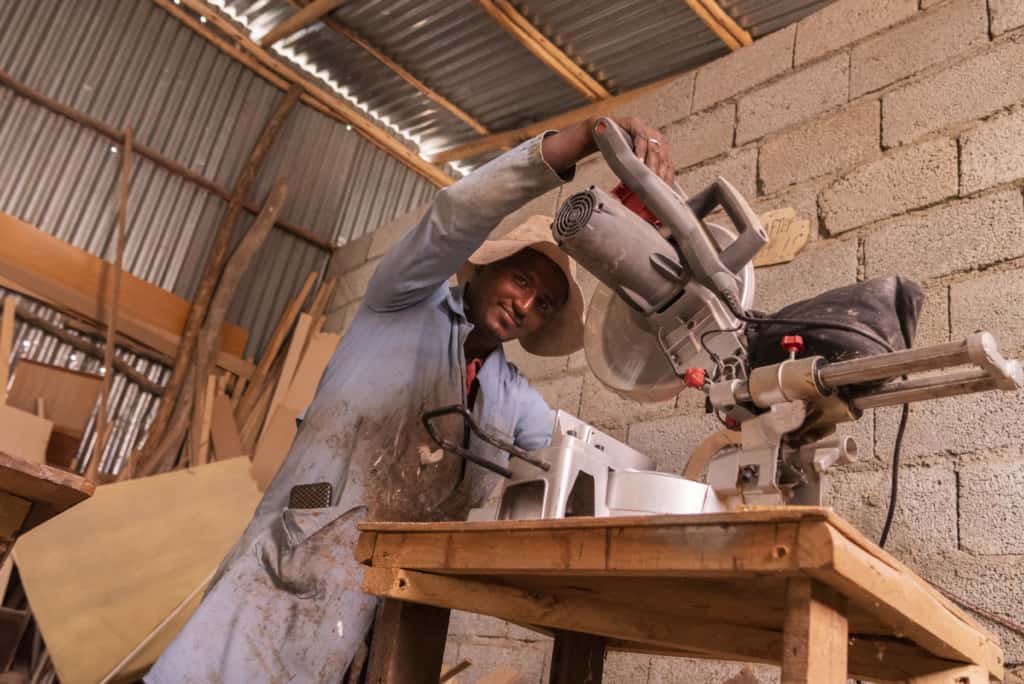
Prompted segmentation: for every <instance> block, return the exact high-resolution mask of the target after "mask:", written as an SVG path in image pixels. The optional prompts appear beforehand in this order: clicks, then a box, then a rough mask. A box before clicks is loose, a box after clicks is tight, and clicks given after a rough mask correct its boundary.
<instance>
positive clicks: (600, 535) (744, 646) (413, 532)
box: [356, 507, 1003, 684]
mask: <svg viewBox="0 0 1024 684" xmlns="http://www.w3.org/2000/svg"><path fill="white" fill-rule="evenodd" d="M361 530H362V534H361V536H360V539H359V544H358V546H357V549H356V554H357V557H358V558H359V560H360V561H361V562H363V563H365V564H366V565H367V566H368V567H367V569H366V572H365V576H364V580H363V589H364V590H365V591H367V592H368V593H371V594H375V595H378V596H382V597H386V598H387V599H389V600H388V601H386V602H385V606H384V609H383V611H382V613H381V619H380V620H379V621H378V627H377V629H376V631H375V633H374V653H372V654H371V658H370V667H371V669H370V673H369V674H370V677H371V678H370V679H369V681H372V682H391V683H394V684H398V683H401V684H405V683H408V682H428V681H432V682H434V681H437V674H438V672H440V666H441V657H442V654H443V649H444V641H445V639H444V635H445V633H446V628H447V621H448V612H449V610H450V609H457V610H464V611H469V612H474V613H481V614H485V615H492V616H495V617H499V618H502V619H505V620H509V621H512V622H515V623H518V624H521V625H525V626H530V627H533V628H535V629H539V630H540V631H547V632H548V633H551V630H554V633H555V636H556V640H555V657H554V659H553V661H552V662H553V667H552V675H551V681H552V682H582V681H584V675H583V674H581V673H584V672H585V673H588V674H587V677H589V678H587V679H586V681H588V682H595V681H600V668H599V667H598V669H597V671H596V672H595V667H596V666H597V665H599V664H600V662H601V660H602V656H603V653H604V650H605V649H606V648H612V649H618V650H628V651H640V652H647V653H659V654H667V655H680V656H688V657H697V658H714V659H731V660H744V661H751V662H770V663H781V665H782V681H783V683H784V684H791V683H797V682H799V683H813V684H832V683H835V684H845V682H846V681H847V676H851V677H863V678H867V679H870V680H871V681H875V682H929V683H936V684H937V683H939V682H943V683H946V684H954V683H958V682H968V683H970V684H976V683H977V682H989V681H1002V678H1003V654H1002V650H1001V649H1000V646H999V642H998V640H997V639H996V637H994V636H992V635H991V634H990V633H988V632H986V631H985V630H984V629H983V628H982V627H980V626H979V625H978V624H977V623H976V622H975V621H974V620H972V619H971V618H969V617H968V616H967V615H966V614H965V613H964V612H963V611H962V610H960V609H959V608H958V607H957V606H955V605H954V604H952V603H951V602H950V601H948V600H947V599H946V598H945V597H943V596H942V595H941V594H940V593H939V592H938V591H937V590H936V589H935V588H934V587H932V586H931V585H930V584H928V583H927V582H926V581H925V580H923V579H921V578H920V577H918V576H917V575H915V574H914V573H913V572H912V571H911V570H910V569H908V568H907V567H906V566H904V565H903V564H902V563H900V562H899V561H898V560H896V559H895V558H893V557H892V556H890V555H889V554H888V553H886V552H885V551H883V550H882V549H880V548H879V547H878V546H877V545H875V544H874V543H872V542H871V541H869V540H868V539H866V538H865V537H864V536H863V535H861V534H860V533H859V532H858V531H857V530H856V529H854V528H853V527H852V526H851V525H850V524H849V523H847V522H845V521H844V520H842V519H841V518H839V517H838V516H837V515H835V514H834V513H832V512H831V510H829V509H826V508H819V507H784V508H763V509H751V510H747V511H742V512H731V513H723V514H713V515H687V516H650V517H633V518H569V519H565V520H544V521H501V522H477V523H455V522H453V523H368V524H364V525H362V526H361ZM395 600H397V601H395ZM413 664H415V667H413ZM595 675H596V676H597V678H596V679H595V678H594V677H595Z"/></svg>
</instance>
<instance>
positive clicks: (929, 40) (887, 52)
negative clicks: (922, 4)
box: [850, 0, 988, 97]
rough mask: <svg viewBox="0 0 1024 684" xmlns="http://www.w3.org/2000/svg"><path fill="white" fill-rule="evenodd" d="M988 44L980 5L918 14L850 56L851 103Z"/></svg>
mask: <svg viewBox="0 0 1024 684" xmlns="http://www.w3.org/2000/svg"><path fill="white" fill-rule="evenodd" d="M987 41H988V12H987V11H986V8H985V0H953V1H952V2H948V3H946V4H944V5H942V6H940V7H936V8H935V9H934V10H932V11H930V12H922V13H921V14H919V15H918V16H917V17H915V18H914V19H913V20H912V21H909V22H907V23H905V24H903V25H901V26H899V27H897V28H894V29H893V30H891V31H887V32H886V33H882V34H880V35H878V36H874V37H872V38H870V39H868V40H867V41H865V42H863V43H861V44H860V45H857V46H856V47H854V48H853V50H852V52H851V53H850V97H857V96H858V95H861V94H863V93H867V92H870V91H872V90H878V89H879V88H882V87H884V86H887V85H889V84H890V83H895V82H896V81H898V80H900V79H902V78H906V77H907V76H911V75H912V74H916V73H917V72H919V71H922V70H923V69H925V68H927V67H929V66H931V65H933V64H938V63H940V62H942V61H944V60H946V59H949V58H950V57H952V56H953V55H956V54H959V53H961V52H964V51H965V50H967V49H968V48H970V47H973V46H975V45H980V44H981V43H984V42H987Z"/></svg>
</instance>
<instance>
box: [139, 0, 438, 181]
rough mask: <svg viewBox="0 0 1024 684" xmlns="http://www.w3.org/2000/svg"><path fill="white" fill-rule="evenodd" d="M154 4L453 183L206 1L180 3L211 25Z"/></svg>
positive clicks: (426, 172)
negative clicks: (295, 85) (270, 52)
mask: <svg viewBox="0 0 1024 684" xmlns="http://www.w3.org/2000/svg"><path fill="white" fill-rule="evenodd" d="M153 2H154V3H155V4H156V5H158V6H159V7H161V8H162V9H164V10H165V11H167V12H168V13H169V14H171V15H172V16H174V17H175V18H177V19H178V20H179V21H181V22H182V23H184V24H185V25H186V26H188V27H189V28H190V29H192V30H193V31H195V32H196V33H198V34H199V35H201V36H202V37H203V38H205V39H206V40H208V41H210V42H211V43H213V44H214V45H216V46H217V47H218V48H220V49H221V50H222V51H223V52H225V53H226V54H228V55H229V56H231V57H232V58H234V59H236V60H237V61H239V62H241V63H242V64H244V65H245V66H247V67H249V68H250V69H252V70H253V71H255V72H256V73H258V74H259V75H260V76H261V77H263V78H265V79H266V80H267V81H269V82H270V83H271V84H273V85H274V86H276V87H277V88H279V89H280V90H288V88H289V87H291V85H292V84H298V85H300V86H302V88H303V90H304V91H305V92H304V93H303V95H302V97H301V98H300V100H301V101H302V102H303V104H306V105H308V106H310V107H312V108H314V109H316V110H317V111H320V112H322V113H324V114H326V115H327V116H330V117H332V118H334V119H337V120H338V121H342V122H344V123H348V124H351V125H352V127H353V128H354V129H355V130H356V131H357V132H358V133H359V134H360V135H362V136H363V137H364V138H366V139H367V140H369V141H370V142H372V143H373V144H374V145H376V146H377V147H379V148H381V149H382V150H384V151H385V152H387V153H388V154H390V155H391V156H393V157H395V158H396V159H398V160H399V161H400V162H402V163H403V164H405V165H406V166H408V167H409V168H410V169H412V170H413V171H416V172H417V173H419V174H420V175H422V176H423V177H424V178H426V179H427V180H429V181H431V182H432V183H434V184H435V185H438V186H441V187H444V186H447V185H451V184H452V182H454V181H453V179H452V178H451V177H450V176H449V175H448V174H446V173H445V172H444V171H442V170H441V169H440V168H438V167H437V166H434V165H433V164H432V163H430V162H428V161H426V160H425V159H423V158H422V157H420V156H419V155H418V154H416V153H415V152H414V151H412V150H411V149H409V148H408V147H406V146H405V145H403V144H402V143H401V142H399V141H398V140H396V139H395V138H393V137H392V136H391V134H389V133H388V132H387V131H385V130H384V129H383V128H381V127H380V126H378V125H376V124H375V123H373V122H372V121H371V120H370V119H368V118H367V117H365V116H363V114H362V113H361V112H360V111H359V110H358V109H356V108H355V107H353V106H352V105H351V104H349V103H348V102H345V101H344V100H342V99H341V98H339V97H337V96H336V95H334V94H333V93H332V92H330V91H329V90H327V89H326V88H324V87H323V86H321V85H318V84H317V83H316V82H315V81H313V80H312V79H310V78H307V77H305V76H304V75H302V74H300V73H299V72H297V71H296V70H295V69H293V68H291V67H289V66H286V65H285V64H283V63H281V62H280V61H278V60H277V59H276V58H274V57H273V56H271V55H270V54H269V53H268V52H267V51H266V50H264V49H263V48H262V47H260V46H259V45H258V44H256V43H255V42H253V41H252V40H251V39H250V38H249V37H248V36H246V35H245V34H244V32H242V31H241V30H239V29H238V28H237V27H236V26H234V24H232V23H231V22H230V21H228V20H227V19H225V18H224V17H222V16H221V15H220V14H219V13H217V12H216V11H215V10H214V9H213V8H212V7H210V6H209V5H207V4H206V3H205V2H203V0H181V4H182V6H185V7H188V9H189V10H191V11H192V12H194V13H196V14H198V15H199V16H201V17H206V19H207V21H208V22H209V23H207V24H202V23H200V22H199V21H198V20H197V19H196V18H195V17H194V16H193V15H192V14H190V13H189V12H185V11H184V10H183V9H182V8H181V7H179V6H178V5H176V4H174V2H172V0H153ZM211 25H212V26H214V27H216V28H217V30H218V31H220V32H221V33H223V36H222V35H219V34H218V33H217V32H215V31H213V30H212V29H211ZM224 36H226V38H225V37H224Z"/></svg>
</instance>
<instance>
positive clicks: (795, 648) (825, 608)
mask: <svg viewBox="0 0 1024 684" xmlns="http://www.w3.org/2000/svg"><path fill="white" fill-rule="evenodd" d="M848 634H849V632H848V627H847V623H846V599H844V598H843V597H842V596H840V595H839V594H837V593H836V592H835V591H833V590H832V589H830V588H829V587H826V586H824V585H822V584H819V583H817V582H816V581H814V580H811V579H807V578H806V577H793V578H790V580H789V582H788V583H787V584H786V621H785V624H784V626H783V631H782V638H783V648H782V684H846V653H847V648H848V647H847V638H848Z"/></svg>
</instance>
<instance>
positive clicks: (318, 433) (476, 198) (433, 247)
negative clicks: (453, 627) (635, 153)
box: [145, 137, 565, 684]
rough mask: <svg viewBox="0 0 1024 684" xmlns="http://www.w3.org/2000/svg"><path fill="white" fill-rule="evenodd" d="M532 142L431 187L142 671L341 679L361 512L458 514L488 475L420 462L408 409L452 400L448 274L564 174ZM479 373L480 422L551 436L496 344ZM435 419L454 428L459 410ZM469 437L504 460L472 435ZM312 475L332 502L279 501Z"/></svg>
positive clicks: (539, 406) (449, 462)
mask: <svg viewBox="0 0 1024 684" xmlns="http://www.w3.org/2000/svg"><path fill="white" fill-rule="evenodd" d="M540 140H541V138H539V137H538V138H535V139H533V140H530V141H527V142H525V143H523V144H522V145H520V146H519V147H517V148H515V149H514V150H512V151H510V152H508V153H506V154H504V155H502V156H501V157H499V158H498V159H495V160H494V161H492V162H490V163H488V164H487V165H485V166H484V167H482V168H481V169H479V170H477V171H476V172H474V173H473V174H471V175H469V176H467V177H466V178H464V179H462V180H461V181H459V182H458V183H455V184H453V185H452V186H450V187H448V188H445V189H444V190H441V191H440V192H439V193H438V194H437V196H436V198H435V200H434V202H433V204H432V205H431V207H430V209H429V210H428V211H427V213H426V214H425V215H424V217H423V218H422V219H421V220H420V222H419V223H418V224H417V225H416V226H415V227H414V228H413V229H412V230H411V231H410V232H409V233H408V234H406V236H405V237H404V238H403V239H402V240H401V241H400V242H399V243H398V244H397V245H396V246H395V247H394V248H393V249H392V250H391V251H390V252H389V253H388V254H387V255H386V256H385V257H384V258H383V259H382V261H381V264H380V266H379V267H378V269H377V271H376V272H375V274H374V276H373V278H372V279H371V281H370V283H369V286H368V288H367V293H366V297H365V298H364V300H363V302H362V304H361V306H360V309H359V311H358V313H357V314H356V317H355V319H354V320H353V322H352V324H351V326H350V328H349V330H348V332H347V333H346V335H345V337H344V338H343V339H342V341H341V343H340V344H339V345H338V349H337V350H336V352H335V354H334V356H333V357H332V359H331V362H330V363H329V364H328V367H327V369H326V370H325V372H324V375H323V377H322V379H321V381H320V385H319V387H318V389H317V393H316V396H315V398H314V400H313V402H312V404H311V405H310V406H309V408H308V409H307V411H306V413H305V418H304V421H303V423H302V425H301V427H300V429H299V431H298V434H297V436H296V438H295V441H294V443H293V444H292V447H291V449H290V451H289V453H288V456H287V458H286V459H285V461H284V463H283V465H282V466H281V469H280V470H279V472H278V473H277V475H276V477H275V478H274V480H273V481H272V482H271V484H270V486H269V487H268V489H267V492H266V494H265V495H264V497H263V499H262V501H261V502H260V504H259V506H258V507H257V510H256V513H255V515H254V517H253V519H252V521H251V522H250V523H249V525H248V527H247V528H246V530H245V532H244V533H243V535H242V537H241V539H239V541H238V542H237V543H236V544H235V546H234V547H233V548H232V550H231V551H230V552H229V554H228V555H227V557H226V558H225V559H224V561H223V562H222V563H221V566H220V568H219V569H218V572H217V575H216V576H215V577H214V579H213V581H212V582H211V585H210V588H209V589H208V591H207V593H206V596H205V597H204V599H203V601H202V603H201V604H200V606H199V608H198V609H197V611H196V612H195V614H194V615H193V616H192V618H191V619H190V620H189V622H188V624H187V625H186V626H185V628H184V629H183V631H182V632H181V633H180V634H179V635H178V637H177V638H176V639H175V641H174V642H173V643H172V644H171V645H170V646H169V647H168V648H167V650H166V651H165V652H164V653H163V654H162V656H161V657H160V659H159V660H158V661H157V663H156V664H155V665H154V666H153V668H152V669H151V670H150V672H149V673H148V674H147V675H146V678H145V681H146V682H148V683H149V684H172V683H173V684H182V683H185V682H197V683H198V682H203V683H208V682H224V683H229V682H240V683H241V682H253V683H255V682H281V683H283V682H337V681H340V679H341V677H342V676H343V674H344V672H345V670H346V669H347V667H348V665H349V662H350V661H351V659H352V656H353V654H354V653H355V650H356V649H357V648H358V646H359V644H360V643H361V642H362V641H363V639H364V637H365V634H366V632H367V630H368V629H369V627H370V625H371V623H372V620H373V617H374V612H375V610H376V606H377V599H376V598H375V597H372V596H369V595H366V594H363V593H362V591H360V585H361V582H362V573H363V571H362V566H360V565H359V564H358V563H356V561H355V560H354V555H353V551H354V548H355V542H356V538H357V536H358V530H357V525H358V523H359V522H361V521H363V520H402V521H432V520H452V519H463V518H464V517H465V515H466V513H467V511H468V509H469V508H471V507H473V506H478V505H480V504H481V503H482V502H483V501H484V500H485V499H486V497H487V495H488V494H489V493H490V491H491V490H492V489H493V487H494V486H495V484H497V482H498V480H499V479H500V478H498V476H496V475H494V474H492V473H490V472H489V471H487V470H485V469H483V468H481V467H479V466H476V465H474V464H471V463H465V462H463V461H462V460H461V459H458V458H456V457H454V456H451V455H445V456H444V458H443V459H442V460H441V461H440V462H439V463H435V464H428V465H423V464H421V459H420V453H419V452H420V447H423V446H427V447H429V449H430V450H433V449H434V448H435V446H434V444H433V443H432V442H431V441H430V440H429V438H428V436H427V434H426V431H425V430H424V429H423V427H422V426H421V424H420V420H419V417H420V415H421V414H422V413H423V411H425V410H428V409H431V408H436V407H439V406H444V405H447V404H452V403H458V402H460V401H462V400H463V399H464V394H465V384H464V383H465V363H466V362H465V357H464V352H463V343H464V342H465V339H466V336H467V335H468V334H469V332H470V331H471V330H472V324H471V323H470V322H469V321H468V320H467V318H466V312H465V309H464V305H463V294H464V288H463V287H456V288H450V287H449V286H448V285H447V280H448V278H449V277H450V276H451V275H452V274H454V273H455V272H456V270H457V269H458V268H459V267H460V266H461V265H462V264H463V263H464V262H465V260H466V258H467V257H468V256H469V255H470V254H472V253H473V251H475V250H476V249H477V247H479V246H480V245H481V244H482V243H483V241H484V240H485V239H486V238H487V236H488V234H489V233H490V232H491V230H492V229H493V228H494V227H495V226H497V224H498V223H499V222H500V221H501V219H502V218H504V217H505V216H506V215H507V214H509V213H510V212H512V211H514V210H515V209H517V208H518V207H519V206H521V205H522V204H524V203H525V202H526V201H528V200H530V199H531V198H533V197H536V196H537V195H540V194H542V193H544V192H546V191H547V190H549V189H550V188H552V187H554V186H555V185H556V184H557V183H558V182H559V181H560V180H565V179H559V177H558V176H557V175H556V174H555V173H554V172H553V171H552V170H551V169H550V167H548V166H547V165H546V164H545V163H544V161H543V159H542V158H541V154H540ZM477 378H478V380H479V390H478V393H477V396H476V401H475V403H474V406H473V413H474V415H475V417H476V418H477V420H478V421H479V422H480V423H481V424H482V425H484V426H485V427H486V428H488V429H489V430H490V431H492V432H494V433H497V434H500V435H504V436H505V437H506V438H507V439H511V440H513V441H514V442H515V443H516V444H518V445H519V446H521V447H523V448H526V449H536V448H540V447H542V446H546V445H547V444H548V442H549V440H550V435H551V429H552V424H553V420H554V414H553V412H552V411H551V409H550V408H549V407H548V406H547V404H546V403H545V402H544V400H543V399H542V398H541V397H540V395H539V394H538V393H537V392H536V390H534V389H533V388H532V387H530V385H529V383H528V382H527V380H526V378H525V377H523V376H522V375H520V374H519V372H518V371H517V370H516V368H515V367H514V366H513V365H511V364H510V363H508V362H507V361H506V359H505V355H504V353H503V352H502V350H501V349H500V348H499V349H497V350H495V351H494V352H492V353H491V354H490V355H489V356H488V357H487V359H486V361H485V362H484V364H483V366H482V368H481V369H480V371H479V373H478V375H477ZM441 424H442V426H443V428H442V432H443V433H444V434H445V436H446V437H448V438H449V439H453V440H454V441H460V440H461V439H462V437H463V432H462V426H461V423H460V422H459V421H457V420H450V421H448V422H447V423H444V422H442V423H441ZM470 448H471V449H472V450H473V451H475V452H476V453H477V454H478V455H480V456H482V457H484V458H487V459H490V460H492V461H494V462H495V463H498V464H501V465H506V464H507V462H508V458H507V455H506V454H503V453H501V452H499V451H497V450H496V449H494V448H493V447H491V446H489V445H487V444H484V443H483V442H481V441H479V440H477V439H476V438H475V437H473V438H471V441H470ZM317 482H329V483H331V485H332V486H333V498H332V505H331V506H329V507H327V508H317V509H291V508H288V506H287V504H288V497H289V493H290V491H291V489H292V487H294V486H295V485H299V484H310V483H317Z"/></svg>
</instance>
